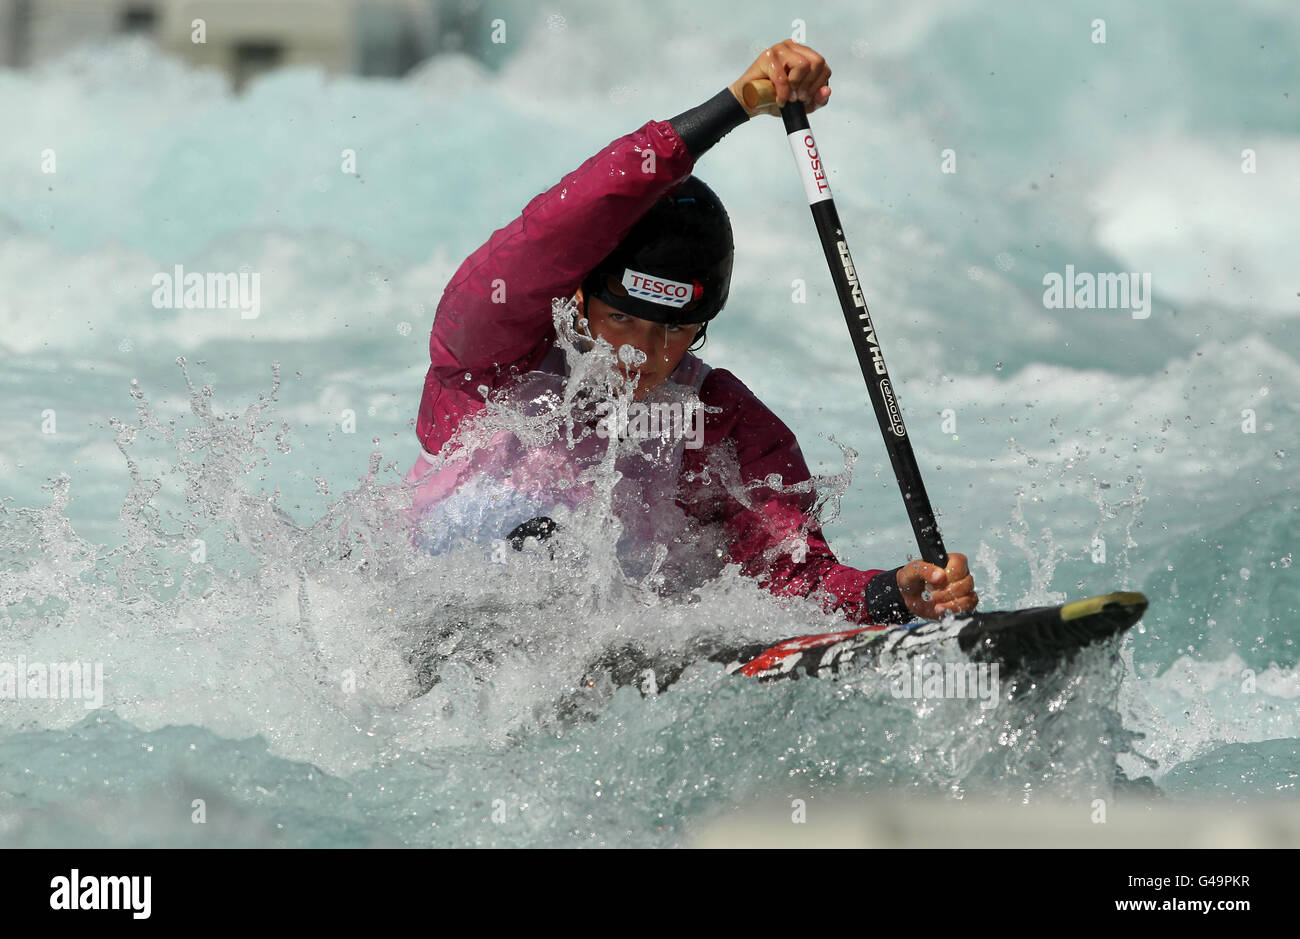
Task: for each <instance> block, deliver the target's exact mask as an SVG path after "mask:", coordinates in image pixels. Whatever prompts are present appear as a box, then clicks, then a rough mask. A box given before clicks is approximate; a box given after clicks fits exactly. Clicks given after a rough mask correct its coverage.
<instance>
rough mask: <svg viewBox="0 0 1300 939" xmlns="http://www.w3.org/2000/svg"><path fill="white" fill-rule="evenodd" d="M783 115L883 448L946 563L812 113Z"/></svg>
mask: <svg viewBox="0 0 1300 939" xmlns="http://www.w3.org/2000/svg"><path fill="white" fill-rule="evenodd" d="M781 118H782V120H784V121H785V131H786V135H787V137H788V138H789V140H790V148H791V149H792V150H793V151H794V158H795V162H796V163H797V164H798V165H799V172H800V175H801V176H802V178H803V183H804V191H805V194H806V195H807V196H808V205H809V208H811V209H812V216H813V221H814V222H816V223H817V234H818V236H819V237H820V238H821V241H822V250H823V251H824V252H825V253H826V263H827V265H828V266H829V267H830V269H831V279H832V280H834V281H835V292H836V293H837V294H838V295H839V298H840V308H841V309H842V310H843V311H844V320H845V322H846V323H848V327H849V334H850V335H851V336H852V337H853V348H854V349H856V350H857V353H858V364H859V365H860V366H861V367H862V377H863V378H864V379H866V382H867V392H868V393H869V394H870V395H871V405H872V407H874V408H875V410H876V420H877V421H878V422H879V424H880V432H881V434H882V435H883V436H884V438H885V449H886V450H888V451H889V462H890V463H891V464H893V467H894V476H895V477H896V478H897V479H898V488H899V490H900V491H901V492H902V494H903V504H904V506H906V508H907V517H908V518H909V519H910V520H911V522H912V531H913V532H915V533H916V543H917V545H918V546H919V547H920V549H921V557H922V558H924V559H925V560H926V561H929V562H930V563H931V564H937V565H939V566H940V567H943V566H945V565H946V564H947V563H948V552H947V550H946V549H945V548H944V546H943V536H942V535H940V534H939V523H938V522H937V521H936V520H935V517H934V509H932V508H931V507H930V497H929V496H927V495H926V494H925V484H924V483H923V482H921V470H920V468H918V467H917V465H916V455H915V454H914V453H912V441H911V440H910V439H909V438H908V436H907V428H906V427H904V426H903V412H902V411H901V410H900V409H899V406H898V398H897V397H896V396H895V394H894V384H893V382H892V381H890V378H889V372H888V370H887V369H886V368H885V357H884V355H883V354H882V353H881V351H880V342H879V340H878V339H877V337H876V327H875V325H874V324H873V323H872V322H871V314H870V313H869V312H868V311H867V301H866V300H865V299H864V297H863V294H862V286H861V284H860V283H859V282H858V274H857V269H856V268H855V267H854V266H853V258H852V257H851V256H850V255H849V246H848V242H847V241H846V240H845V237H844V227H843V226H842V225H841V224H840V215H839V213H838V212H837V211H835V200H834V199H832V198H831V189H830V184H829V183H828V182H827V180H826V175H827V174H826V161H825V160H823V159H822V158H821V155H820V152H819V151H818V149H817V143H816V141H814V140H813V135H812V129H811V128H810V127H809V125H808V115H807V112H806V111H805V110H804V106H803V104H802V103H801V102H799V101H790V102H788V103H787V104H786V105H785V107H783V108H782V109H781Z"/></svg>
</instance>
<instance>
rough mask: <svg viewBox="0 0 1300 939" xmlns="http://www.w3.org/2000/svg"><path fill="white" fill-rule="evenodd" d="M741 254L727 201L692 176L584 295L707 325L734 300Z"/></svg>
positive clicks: (634, 312) (658, 206) (590, 281)
mask: <svg viewBox="0 0 1300 939" xmlns="http://www.w3.org/2000/svg"><path fill="white" fill-rule="evenodd" d="M733 254H734V243H733V241H732V238H731V220H730V219H728V218H727V210H726V209H724V208H723V207H722V201H721V200H720V199H719V198H718V196H717V194H716V193H714V191H713V190H712V189H710V188H709V187H708V186H706V185H704V183H703V182H701V181H700V180H699V179H697V178H696V177H694V176H689V177H687V178H686V180H685V181H684V182H683V183H682V184H681V185H679V186H678V187H677V188H676V189H674V190H673V191H672V192H670V193H669V194H668V195H666V196H664V198H662V199H660V200H659V201H658V202H656V203H655V204H654V205H653V206H651V207H650V210H649V211H648V212H646V214H645V215H644V216H642V218H641V220H640V221H638V222H637V223H636V224H635V225H633V226H632V230H631V231H629V232H628V233H627V237H625V238H624V239H623V240H622V242H620V243H619V245H618V247H617V248H615V249H614V250H613V251H611V252H610V254H609V256H608V257H606V258H605V260H603V261H601V262H600V263H599V264H597V265H596V267H595V268H594V269H593V270H592V272H591V273H590V274H588V275H587V277H586V279H585V280H584V281H583V282H582V293H583V296H584V297H586V298H591V297H598V298H599V299H600V300H602V301H604V302H605V303H608V304H609V305H610V306H612V307H614V308H615V309H616V310H618V311H619V312H620V313H627V314H628V315H630V316H638V317H640V318H641V319H647V320H652V321H654V322H656V323H669V324H681V323H705V322H708V321H709V320H711V319H713V317H715V316H717V315H718V313H719V311H720V310H721V309H722V307H723V304H725V303H726V302H727V290H728V288H729V287H730V285H731V259H732V255H733Z"/></svg>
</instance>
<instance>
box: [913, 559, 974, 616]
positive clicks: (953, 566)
mask: <svg viewBox="0 0 1300 939" xmlns="http://www.w3.org/2000/svg"><path fill="white" fill-rule="evenodd" d="M897 578H898V590H899V593H901V594H902V595H903V602H904V603H905V604H907V608H908V609H909V610H911V611H912V612H913V613H914V614H916V615H917V616H920V617H922V618H924V619H942V618H943V617H944V616H945V615H946V614H948V613H969V612H970V611H971V610H973V609H975V604H977V603H979V597H978V596H977V595H976V594H975V578H973V577H971V574H970V568H969V567H967V565H966V555H964V554H949V555H948V566H947V567H939V566H938V565H935V564H930V563H928V562H926V561H909V562H908V563H906V564H904V565H903V566H902V567H900V568H899V569H898V575H897ZM927 590H928V599H927V596H926V594H927Z"/></svg>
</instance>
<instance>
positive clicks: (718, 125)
mask: <svg viewBox="0 0 1300 939" xmlns="http://www.w3.org/2000/svg"><path fill="white" fill-rule="evenodd" d="M747 120H749V113H748V112H747V111H746V110H745V108H744V105H742V104H741V103H740V102H739V101H738V100H736V96H735V95H734V94H732V92H731V89H730V88H723V89H722V90H721V91H719V92H718V93H717V94H716V95H714V96H713V97H712V98H710V99H709V100H708V101H705V102H704V103H703V104H701V105H699V106H697V107H694V108H691V109H690V110H689V111H683V112H682V113H681V114H678V115H677V116H676V117H674V118H673V119H672V120H670V121H669V123H670V124H672V125H673V130H675V131H677V136H678V137H680V138H682V143H684V144H686V149H687V150H689V151H690V153H691V156H692V157H694V158H695V159H697V160H698V159H699V158H700V157H702V156H704V154H705V153H706V152H708V150H709V148H710V147H712V146H713V145H714V144H715V143H717V142H718V141H719V140H721V139H722V138H723V137H725V136H726V135H727V134H729V133H731V132H732V131H733V130H735V129H736V128H737V127H739V126H740V125H741V124H743V123H745V122H746V121H747Z"/></svg>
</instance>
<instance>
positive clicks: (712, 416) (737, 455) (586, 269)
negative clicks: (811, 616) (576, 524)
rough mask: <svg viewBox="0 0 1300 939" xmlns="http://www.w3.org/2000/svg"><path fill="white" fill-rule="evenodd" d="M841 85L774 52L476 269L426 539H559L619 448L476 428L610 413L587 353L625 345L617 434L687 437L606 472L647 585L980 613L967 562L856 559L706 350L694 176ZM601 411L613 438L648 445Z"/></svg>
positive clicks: (716, 277) (603, 168) (716, 269)
mask: <svg viewBox="0 0 1300 939" xmlns="http://www.w3.org/2000/svg"><path fill="white" fill-rule="evenodd" d="M830 74H831V73H830V68H829V67H828V66H827V65H826V62H825V60H824V59H823V58H822V57H821V56H820V55H818V54H817V53H816V52H814V51H813V50H812V49H810V48H808V47H807V46H802V45H799V44H798V43H795V42H793V41H791V40H786V41H784V42H781V43H778V44H776V45H774V46H772V47H771V48H770V49H768V50H766V51H764V52H763V53H762V54H760V55H759V56H758V58H757V59H756V60H755V61H754V63H753V64H752V65H751V66H750V67H749V68H748V69H747V70H746V71H745V73H744V74H743V75H741V76H740V78H738V79H737V80H736V81H735V82H734V83H733V84H732V85H731V86H730V87H729V88H725V89H723V90H722V91H720V92H719V93H718V94H717V95H715V96H714V97H713V98H711V99H709V100H708V101H706V102H705V103H704V104H702V105H700V106H699V107H696V108H693V109H691V110H689V111H686V112H684V113H682V114H679V115H678V116H677V117H674V118H673V119H672V120H669V121H650V122H648V123H646V124H645V125H643V126H642V127H641V128H639V129H638V130H636V131H634V132H632V133H630V134H628V135H626V136H624V137H621V138H619V139H618V140H615V141H613V142H611V143H610V144H608V145H607V146H605V147H603V148H601V150H600V151H599V152H598V153H596V154H595V155H594V156H592V157H591V158H590V159H588V160H587V161H586V162H584V163H583V164H582V165H581V166H580V167H578V168H577V169H576V170H574V171H573V172H572V173H569V174H567V175H566V176H565V177H564V178H563V179H561V180H560V181H559V182H558V183H556V184H555V185H554V186H552V187H551V188H550V189H549V190H547V191H546V192H544V193H542V194H541V195H539V196H537V197H536V198H534V199H533V200H532V201H531V202H529V203H528V205H527V206H525V207H524V210H523V213H522V214H521V215H520V216H519V217H518V218H516V219H515V220H514V221H513V222H511V223H510V224H509V225H507V226H506V227H504V228H502V229H500V230H498V231H496V232H494V233H493V234H492V236H491V237H490V238H489V239H488V241H487V243H486V244H484V245H483V246H482V247H480V248H479V249H478V250H476V251H475V252H474V253H473V254H471V255H470V256H469V258H467V259H466V260H465V262H464V263H463V264H462V265H461V266H460V268H459V269H458V270H457V272H456V274H455V275H454V276H453V277H452V279H451V281H450V283H449V284H448V285H447V288H446V290H445V291H444V293H443V296H442V300H441V302H440V303H439V305H438V310H437V313H436V315H435V317H434V323H433V332H432V336H431V338H430V356H431V359H432V364H431V366H430V368H429V372H428V376H427V378H426V380H425V386H424V394H423V398H422V400H421V402H420V411H419V418H418V422H417V427H416V432H417V435H418V437H419V439H420V443H421V448H422V452H421V455H420V457H419V458H418V459H417V461H416V463H415V465H414V466H413V467H412V468H411V471H410V473H408V475H407V481H408V482H409V483H410V484H411V485H412V486H413V487H415V504H414V513H415V522H416V541H417V543H419V544H421V545H422V546H424V547H426V548H428V549H430V550H441V549H444V548H446V547H448V546H450V544H451V543H453V542H454V541H456V540H458V539H459V538H462V537H468V538H470V539H471V540H480V541H481V540H484V539H485V538H486V539H488V540H499V539H504V538H507V537H509V536H511V535H513V536H514V539H515V540H516V545H517V543H518V540H519V539H521V538H523V537H524V536H526V535H528V534H532V535H535V536H537V537H546V536H549V535H550V533H551V532H552V531H553V530H554V528H555V524H554V522H553V520H552V518H551V516H552V515H554V514H556V512H557V510H558V511H560V512H563V511H564V507H565V506H567V507H569V508H579V509H580V507H581V506H582V505H583V504H585V503H587V502H588V501H589V500H591V499H595V498H597V496H599V495H600V494H601V492H602V490H601V487H600V485H599V480H598V478H597V477H596V476H594V475H593V473H592V468H593V465H594V464H595V463H599V462H600V461H601V460H603V459H605V458H606V457H607V453H608V452H609V451H610V448H609V447H608V446H605V447H604V448H603V449H602V446H601V444H602V443H603V441H602V440H600V439H599V438H600V437H601V436H602V435H593V434H591V433H589V432H584V434H579V435H578V437H579V439H578V440H577V441H575V439H574V437H573V435H572V434H570V435H569V438H568V439H558V438H557V437H555V436H553V437H552V438H551V439H543V438H544V436H545V435H544V434H543V435H541V436H539V437H537V438H535V439H534V438H532V437H530V435H529V433H528V430H527V428H526V427H525V428H523V429H522V430H521V429H520V428H515V429H513V430H506V429H500V428H498V429H497V430H495V431H494V432H492V433H491V436H490V438H489V439H486V440H479V441H478V443H477V445H475V446H470V445H469V444H468V443H467V437H466V433H467V431H468V430H471V429H473V428H475V427H476V426H477V424H478V423H480V422H483V421H484V420H485V417H486V416H485V414H484V412H485V407H486V402H487V401H490V400H493V396H494V395H496V396H497V398H496V400H502V401H511V402H513V403H514V404H515V405H516V406H518V407H520V408H521V409H522V410H521V414H522V415H523V417H522V419H523V420H524V423H525V424H527V418H528V417H529V416H532V417H537V418H539V425H538V426H542V425H543V424H544V423H545V422H544V421H541V420H540V419H541V418H544V417H545V416H546V412H547V409H548V408H553V407H554V405H555V404H556V402H561V403H563V405H564V406H565V407H570V408H572V407H577V408H578V409H579V410H580V411H581V408H582V407H584V406H585V407H586V408H587V411H586V412H584V413H586V414H588V415H589V416H590V415H591V414H592V411H591V405H592V403H593V402H592V401H591V400H590V398H589V397H588V398H584V397H583V395H582V394H581V393H578V394H575V392H574V387H575V384H576V383H580V380H581V376H579V375H576V374H575V363H576V364H577V365H578V371H582V372H584V373H585V371H586V369H584V368H582V362H581V359H582V356H575V349H577V348H581V349H583V350H587V353H586V354H587V355H589V356H592V355H595V352H594V351H593V350H600V351H601V352H604V353H606V354H608V353H609V352H610V351H611V350H616V355H617V359H616V364H615V367H616V369H617V370H618V371H619V372H621V374H622V375H623V376H624V377H625V378H626V379H627V380H628V381H629V382H630V384H631V387H632V388H633V389H634V390H633V392H632V395H631V397H632V399H633V400H632V403H631V404H629V403H628V402H627V401H626V400H624V401H623V402H622V410H621V411H620V412H619V417H620V418H622V415H623V413H625V412H626V411H628V410H630V409H635V406H639V407H640V408H641V410H640V411H638V417H639V418H640V417H644V416H645V415H646V413H647V412H648V413H650V414H652V415H653V414H669V415H679V416H680V419H681V421H682V424H681V426H680V427H678V428H677V431H676V432H675V433H672V434H665V433H664V432H663V428H662V427H661V428H658V431H659V432H658V434H655V433H646V434H643V435H642V436H644V437H646V438H648V439H647V440H646V441H644V444H645V445H644V446H640V448H639V449H637V448H635V447H634V448H633V449H632V450H628V449H627V448H625V447H620V448H619V454H618V457H617V463H616V466H615V468H616V469H617V470H618V473H617V474H610V476H611V477H613V478H617V483H616V484H615V485H614V486H613V489H612V491H610V492H605V493H604V495H605V496H607V497H608V498H606V500H605V504H606V505H607V506H609V507H610V508H611V510H612V511H614V512H615V513H617V514H618V517H619V518H620V521H621V523H622V525H623V526H624V527H623V535H622V538H621V539H620V541H619V548H620V553H621V551H622V548H623V547H624V546H625V545H630V544H633V543H636V544H637V545H638V547H639V549H641V553H640V554H639V555H637V554H636V552H635V551H631V550H630V555H631V556H634V557H637V558H639V559H640V561H639V563H640V569H639V571H638V572H639V573H645V572H646V571H647V570H648V571H651V572H658V573H660V574H661V575H662V574H663V573H664V572H665V571H669V570H672V562H670V563H669V565H668V566H665V564H664V561H665V557H666V556H668V555H672V554H674V553H675V555H676V556H677V557H678V558H680V556H681V555H682V554H683V553H684V552H691V551H693V552H694V553H695V556H696V557H697V558H699V559H700V560H701V561H704V560H708V559H709V557H708V556H709V555H714V556H716V557H717V559H719V560H721V561H726V562H731V563H734V564H737V565H739V567H740V569H741V571H742V572H743V573H745V574H746V575H748V576H751V577H754V578H756V579H757V580H758V581H759V583H760V584H761V585H762V586H764V587H765V588H767V589H768V590H770V591H772V592H773V593H775V594H778V595H782V596H815V597H816V598H817V599H819V600H820V601H821V602H822V604H823V606H824V607H825V608H826V609H827V610H835V611H838V612H840V613H842V614H843V615H844V616H846V617H847V618H848V619H849V620H851V621H853V622H855V623H864V622H866V623H880V624H884V623H892V622H903V621H906V620H908V619H912V618H914V617H917V616H920V617H925V618H931V619H934V618H938V617H941V616H943V615H944V614H946V613H950V612H952V613H957V612H969V611H970V610H973V609H974V608H975V605H976V603H977V596H976V594H975V592H974V582H973V579H972V577H971V575H970V573H969V570H968V567H967V560H966V557H965V556H964V555H962V554H957V553H950V554H949V556H948V564H947V566H946V568H940V567H937V566H935V565H932V564H928V563H926V562H924V561H912V562H909V563H907V564H905V565H902V566H901V567H898V568H894V569H892V570H858V569H856V568H852V567H849V566H847V565H844V564H841V563H839V561H838V560H837V559H836V557H835V555H834V554H833V553H832V551H831V549H830V546H829V545H828V544H827V543H826V540H825V538H824V537H823V535H822V532H821V528H820V526H819V525H818V524H817V521H816V519H815V518H814V517H813V515H812V512H813V508H814V505H815V501H816V495H815V493H814V492H813V490H812V486H811V483H810V474H809V472H808V467H807V464H806V463H805V461H804V459H803V456H802V454H801V453H800V450H799V445H798V442H797V441H796V440H795V437H794V434H793V433H791V431H790V430H789V428H787V427H786V426H785V424H783V423H782V422H781V420H780V419H779V418H777V417H776V415H775V414H773V413H772V412H771V411H770V410H769V409H768V408H767V407H766V406H765V405H764V404H763V403H762V402H761V401H759V400H758V398H757V397H755V395H754V394H753V392H751V391H750V390H749V389H748V388H747V387H746V386H745V385H744V384H742V383H741V382H740V380H739V379H738V378H736V376H734V375H733V374H731V373H730V372H729V371H726V370H725V369H712V368H710V367H709V366H708V365H707V364H705V363H704V362H703V361H702V360H700V359H699V358H698V357H696V356H695V355H692V354H691V350H693V349H698V348H699V346H700V345H702V344H703V341H704V337H705V332H706V330H707V326H708V323H709V321H710V320H712V319H713V317H715V316H716V315H717V314H718V313H719V312H720V311H721V309H722V307H723V305H724V304H725V303H726V300H727V292H728V288H729V285H730V279H731V267H732V252H733V246H732V233H731V225H730V222H729V220H728V218H727V213H726V211H725V209H724V208H723V206H722V203H721V202H720V201H719V200H718V198H717V196H716V195H715V194H714V193H713V191H712V190H711V189H710V188H709V187H708V186H707V185H705V184H704V183H703V182H702V181H700V180H699V179H697V178H696V177H694V176H692V175H691V171H692V169H693V168H694V165H695V163H696V161H697V160H698V159H699V158H700V157H702V156H703V155H704V154H705V153H706V152H707V151H708V150H709V149H710V148H711V147H712V146H713V145H714V144H716V143H717V142H718V141H719V140H720V139H721V138H722V137H723V136H724V135H725V134H727V133H728V132H730V131H731V130H732V129H734V128H735V127H737V126H738V125H740V124H741V123H744V122H745V121H747V120H748V119H749V118H750V117H752V116H754V115H756V114H760V113H771V114H777V113H778V108H779V107H780V106H781V105H784V104H785V102H786V101H788V100H792V99H797V100H799V101H802V102H804V105H805V108H806V109H807V111H809V112H812V111H814V110H816V109H818V108H820V107H822V106H824V105H825V104H826V103H827V101H828V99H829V97H830V93H831V90H830V88H829V86H828V85H827V84H826V82H827V81H828V80H829V78H830ZM760 78H767V79H769V80H771V81H772V82H773V84H774V86H775V88H776V94H777V105H776V106H774V107H768V108H764V109H755V110H749V109H747V108H746V107H745V106H744V104H743V103H742V101H741V97H740V89H741V88H742V87H743V86H744V85H745V83H746V82H749V81H751V80H755V79H760ZM555 298H572V303H573V304H576V310H575V311H573V312H572V315H571V316H570V320H571V322H570V321H566V320H565V318H564V316H561V317H560V318H559V319H555V318H553V316H552V311H553V304H552V301H553V299H555ZM564 309H568V308H564ZM606 343H607V345H606ZM595 404H596V405H597V407H598V414H599V416H600V417H601V420H602V421H603V422H604V423H603V424H601V423H600V422H598V424H599V426H602V427H615V428H616V430H615V433H616V435H618V436H620V437H623V438H626V437H629V436H631V437H635V436H637V434H636V433H635V432H634V433H631V434H629V433H628V426H627V421H626V419H620V420H613V417H614V415H613V414H611V411H610V409H609V408H608V407H605V408H604V410H599V405H601V404H602V402H599V401H597V402H595ZM700 405H702V407H700ZM529 408H531V409H532V410H531V411H530V410H529ZM688 411H689V413H690V416H691V423H690V424H689V425H688V424H687V423H686V414H687V413H688ZM697 422H698V423H697ZM701 425H702V426H701ZM484 426H487V427H491V426H492V425H491V424H490V423H486V424H484ZM697 427H698V428H699V429H701V430H702V433H699V434H698V435H693V434H692V433H691V430H692V429H693V428H697ZM587 431H590V427H588V428H587ZM521 434H522V436H521ZM656 438H657V439H656ZM665 439H668V440H669V445H668V446H663V445H662V443H663V442H664V440H665ZM620 443H622V441H620ZM633 563H634V566H635V564H636V563H638V562H635V561H634V562H633ZM678 567H679V568H681V567H682V565H681V564H680V562H679V563H678Z"/></svg>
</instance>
